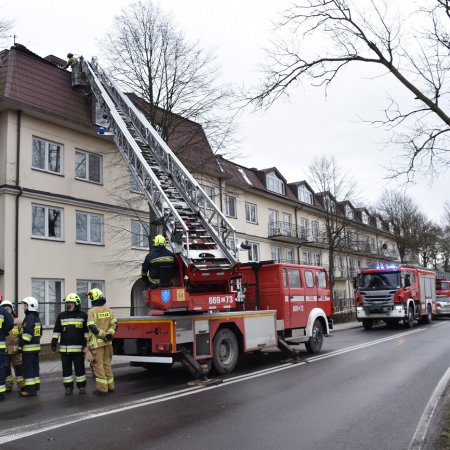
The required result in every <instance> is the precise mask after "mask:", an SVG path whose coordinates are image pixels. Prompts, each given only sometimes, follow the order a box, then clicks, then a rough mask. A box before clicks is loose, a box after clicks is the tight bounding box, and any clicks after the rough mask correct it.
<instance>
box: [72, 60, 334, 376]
mask: <svg viewBox="0 0 450 450" xmlns="http://www.w3.org/2000/svg"><path fill="white" fill-rule="evenodd" d="M80 66H81V67H80V68H78V70H81V73H82V75H83V77H84V82H85V83H86V84H88V85H89V88H90V90H91V92H92V93H93V94H94V96H95V99H96V102H97V107H98V108H99V109H100V110H101V111H102V115H103V116H104V117H105V119H106V122H107V124H108V125H107V127H105V128H106V132H107V133H108V134H110V135H111V136H112V138H113V139H114V142H115V144H116V145H117V148H118V149H119V151H120V153H121V155H122V156H123V159H124V161H125V162H126V164H127V166H128V168H129V170H130V171H131V173H132V174H133V176H134V178H135V179H136V180H137V181H138V183H139V185H140V188H141V190H142V192H143V194H144V196H145V198H146V200H147V202H148V203H149V205H150V207H151V208H152V210H153V213H154V215H155V216H156V217H157V218H158V223H159V224H161V225H162V227H163V230H164V231H163V232H164V234H166V235H168V236H170V240H171V242H172V243H173V244H174V246H175V248H176V250H175V256H176V270H175V271H173V269H172V271H171V269H170V268H169V267H166V268H165V267H162V269H161V270H162V272H161V274H160V285H159V287H158V288H156V289H151V290H147V291H146V298H147V304H148V306H149V315H147V316H132V317H128V318H122V319H119V327H118V331H117V332H116V335H115V337H114V341H113V346H114V353H115V355H116V356H115V357H116V358H117V359H119V360H123V361H128V362H130V363H131V364H132V365H134V366H142V367H145V368H147V369H152V368H154V367H155V365H161V364H165V365H166V367H167V366H170V365H171V364H173V363H174V362H175V361H181V362H182V363H183V365H184V366H185V367H186V368H187V369H188V370H189V371H190V372H191V373H192V374H193V375H194V376H196V377H205V376H206V374H207V373H208V372H209V370H210V369H211V367H213V368H214V369H215V371H216V372H217V373H219V374H225V373H228V372H231V371H232V370H233V369H234V367H235V365H236V363H237V359H238V355H239V354H240V353H244V352H255V351H261V350H264V349H268V348H277V347H278V348H280V349H281V350H282V351H284V352H286V353H288V354H290V355H292V356H294V357H298V350H297V349H296V348H295V346H296V345H298V344H300V343H304V344H305V345H306V348H307V350H308V351H309V352H311V353H316V352H319V351H320V350H321V347H322V342H323V336H324V335H325V336H327V335H329V334H330V329H331V328H332V319H331V316H332V314H333V303H332V297H331V293H330V287H329V280H328V275H327V273H326V271H325V269H323V268H322V267H314V266H299V265H294V264H274V263H273V261H265V262H264V261H261V262H257V263H245V264H243V263H240V262H239V261H238V260H237V258H236V254H235V252H234V251H232V250H231V249H230V248H229V247H228V246H227V241H229V240H231V241H232V242H235V239H236V231H235V229H234V227H233V226H232V224H231V223H230V222H229V221H228V219H227V218H226V217H225V216H224V214H223V213H222V212H221V211H220V209H219V208H218V207H217V206H216V205H215V203H214V202H213V201H212V200H211V199H210V198H209V197H208V195H207V194H206V193H205V191H204V190H203V189H202V187H201V186H200V185H199V184H198V182H197V181H196V180H195V179H194V177H193V176H192V175H191V174H190V173H189V172H188V170H187V169H186V168H185V167H184V165H183V164H182V163H181V162H180V160H179V159H178V158H177V156H176V155H175V154H174V153H173V152H172V151H171V149H170V148H169V147H168V146H167V144H166V143H165V142H164V141H163V140H162V139H161V137H160V136H159V134H158V133H157V132H156V131H155V129H154V128H153V127H152V126H151V124H150V123H149V121H148V120H147V118H146V117H145V115H144V114H143V113H142V112H141V111H140V110H139V109H138V108H137V107H136V106H135V105H134V104H133V103H132V101H131V100H130V99H129V98H128V97H127V96H126V95H125V94H124V93H123V92H121V90H120V88H119V87H118V85H117V84H116V83H115V82H114V81H113V80H112V79H111V78H110V77H108V75H107V74H106V73H105V72H104V71H103V70H102V69H101V68H100V67H99V66H98V64H97V62H96V60H95V59H94V60H93V61H92V63H88V62H86V61H84V60H83V59H81V61H80ZM75 75H76V71H75ZM78 76H79V75H78ZM72 80H74V78H72ZM75 83H76V82H75ZM73 84H74V83H73ZM102 132H104V129H101V130H100V133H102Z"/></svg>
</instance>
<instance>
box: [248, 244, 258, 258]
mask: <svg viewBox="0 0 450 450" xmlns="http://www.w3.org/2000/svg"><path fill="white" fill-rule="evenodd" d="M249 245H250V249H249V251H248V260H249V261H259V246H258V244H253V243H251V242H249Z"/></svg>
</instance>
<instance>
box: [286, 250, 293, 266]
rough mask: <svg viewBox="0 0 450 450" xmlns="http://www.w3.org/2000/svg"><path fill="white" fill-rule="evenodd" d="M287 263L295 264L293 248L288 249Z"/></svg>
mask: <svg viewBox="0 0 450 450" xmlns="http://www.w3.org/2000/svg"><path fill="white" fill-rule="evenodd" d="M286 262H287V263H289V264H293V263H294V249H293V248H287V249H286Z"/></svg>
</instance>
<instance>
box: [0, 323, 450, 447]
mask: <svg viewBox="0 0 450 450" xmlns="http://www.w3.org/2000/svg"><path fill="white" fill-rule="evenodd" d="M424 330H425V329H424V328H419V329H416V330H410V331H406V332H403V333H400V334H396V335H394V336H390V337H386V338H381V339H376V340H374V341H370V342H366V343H364V344H358V345H354V346H352V347H348V348H345V349H342V350H336V351H334V352H330V353H327V354H324V355H318V356H312V357H310V358H307V359H305V360H303V361H300V362H296V363H285V364H282V365H281V366H277V367H275V368H269V369H262V370H259V371H256V372H252V373H251V374H248V375H238V376H236V377H231V378H227V379H226V380H224V381H223V383H222V384H218V385H215V386H207V387H199V386H193V387H188V388H184V389H180V390H178V391H175V392H169V393H166V394H160V395H155V396H152V397H146V398H142V399H140V400H134V401H131V402H124V403H122V404H119V405H117V406H116V407H115V408H114V407H112V406H106V407H105V408H99V409H95V410H91V411H83V412H81V413H76V414H71V415H69V416H65V417H58V418H55V419H49V420H44V421H40V422H34V423H31V424H26V425H25V424H24V425H21V426H19V427H16V428H7V429H6V430H3V431H1V432H0V445H1V444H5V443H7V442H11V441H16V440H18V439H23V438H25V437H28V436H32V435H35V434H39V433H44V432H46V431H50V430H54V429H56V428H61V427H64V426H66V425H72V424H74V423H78V422H83V421H85V420H91V419H97V418H99V417H102V416H108V415H110V414H116V413H120V412H123V411H127V410H130V409H135V408H141V407H143V406H149V405H153V404H156V403H161V402H166V401H169V400H174V399H178V398H181V397H186V396H188V395H194V394H198V393H201V392H204V391H207V390H212V389H220V388H222V387H225V386H228V385H231V384H235V383H240V382H242V381H247V380H251V379H253V378H258V377H262V376H265V375H271V374H273V373H276V372H280V371H283V370H287V369H293V368H294V367H298V366H302V365H305V364H307V363H310V362H315V361H320V360H322V359H327V358H332V357H335V356H339V355H342V354H345V353H348V352H352V351H356V350H360V349H363V348H366V347H370V346H372V345H377V344H382V343H384V342H387V341H391V340H394V339H400V338H403V337H405V336H409V335H411V334H415V333H420V332H422V331H424ZM448 372H449V374H450V368H449V370H448ZM433 411H434V410H433ZM411 450H412V449H411Z"/></svg>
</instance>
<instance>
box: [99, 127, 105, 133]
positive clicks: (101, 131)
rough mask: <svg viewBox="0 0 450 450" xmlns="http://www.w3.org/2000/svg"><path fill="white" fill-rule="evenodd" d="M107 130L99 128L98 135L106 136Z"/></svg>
mask: <svg viewBox="0 0 450 450" xmlns="http://www.w3.org/2000/svg"><path fill="white" fill-rule="evenodd" d="M105 131H106V128H105V127H99V128H98V134H105Z"/></svg>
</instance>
